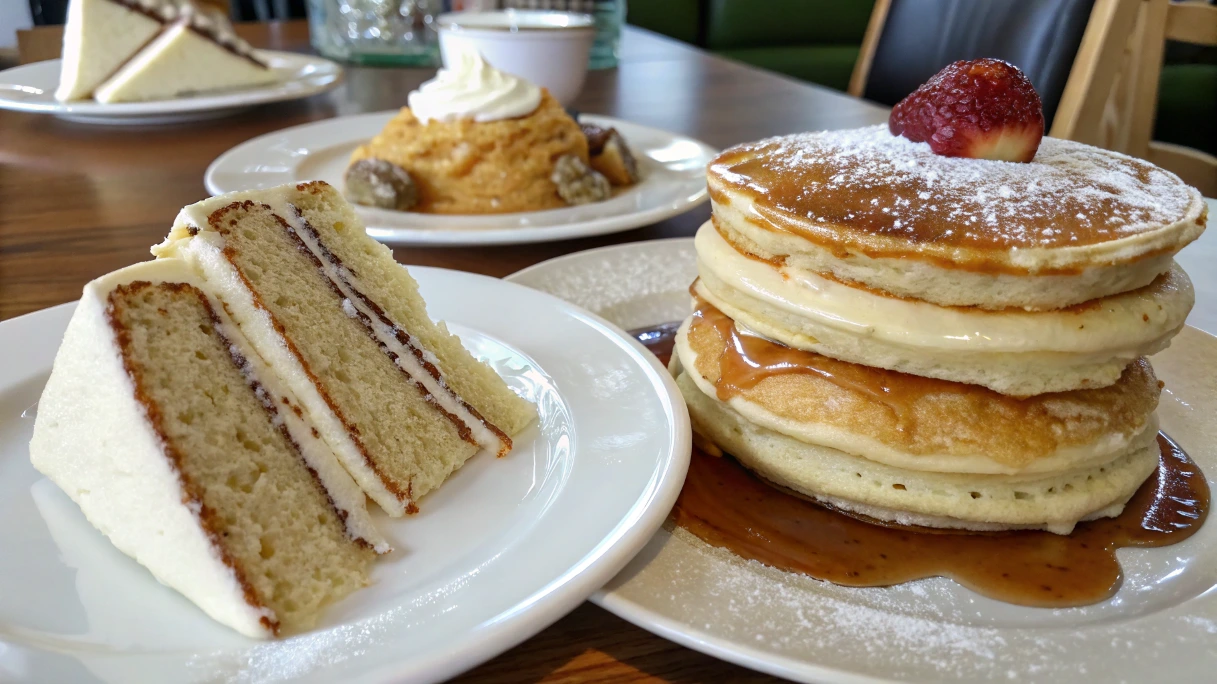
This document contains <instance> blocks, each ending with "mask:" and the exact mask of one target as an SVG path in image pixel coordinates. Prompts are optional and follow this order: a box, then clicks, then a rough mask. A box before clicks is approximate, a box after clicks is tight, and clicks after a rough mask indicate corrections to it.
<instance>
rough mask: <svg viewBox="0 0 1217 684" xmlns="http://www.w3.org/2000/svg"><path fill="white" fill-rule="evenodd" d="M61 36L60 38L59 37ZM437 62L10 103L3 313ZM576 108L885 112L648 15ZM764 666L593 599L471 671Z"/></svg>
mask: <svg viewBox="0 0 1217 684" xmlns="http://www.w3.org/2000/svg"><path fill="white" fill-rule="evenodd" d="M241 32H242V33H243V34H244V35H245V36H246V38H247V39H249V40H250V41H251V42H253V43H254V44H255V45H258V46H261V47H267V48H274V49H281V50H295V51H302V52H303V51H308V50H309V49H310V48H309V45H308V34H307V27H306V26H305V25H304V24H303V22H288V23H281V24H255V25H243V26H242V27H241ZM52 39H57V37H52ZM432 73H433V70H426V69H387V68H359V67H351V68H348V70H347V74H346V80H345V82H344V84H343V85H342V86H341V87H339V88H338V89H337V90H335V91H333V92H331V93H328V94H325V95H318V96H315V97H312V98H309V99H306V100H301V101H297V102H288V103H281V104H275V105H268V106H264V107H261V108H258V109H255V110H252V111H249V112H246V113H243V114H239V115H236V116H233V117H230V118H226V119H219V120H216V121H211V122H203V123H191V124H182V125H172V126H143V127H134V128H115V127H108V126H89V125H84V124H75V123H69V122H65V121H60V120H58V119H55V118H53V117H50V116H42V115H32V114H19V113H14V112H0V319H4V318H10V317H13V316H18V315H21V314H24V313H28V312H31V311H35V310H37V309H41V308H44V307H48V306H51V305H54V304H60V303H62V302H67V301H71V300H74V299H76V298H77V297H78V296H79V294H80V289H81V287H82V286H83V285H84V284H85V283H86V282H88V281H89V280H91V279H93V278H96V277H97V276H100V275H102V274H104V273H107V272H109V271H112V270H114V269H117V268H120V267H122V266H126V265H128V264H131V263H134V262H136V261H143V260H146V259H148V258H150V255H149V253H148V247H149V246H150V245H152V244H154V243H156V242H158V241H160V239H161V238H162V237H164V235H165V234H166V232H167V231H168V229H169V226H170V224H171V223H172V221H173V218H174V216H175V215H176V214H177V211H178V209H180V208H181V207H182V206H184V205H186V204H190V203H192V202H195V201H197V200H200V199H203V198H204V197H206V194H207V193H206V191H205V190H204V188H203V171H204V170H205V169H206V167H207V165H208V164H209V163H210V162H211V161H212V160H213V159H215V158H216V157H217V156H219V155H220V154H221V153H223V152H224V151H225V150H227V149H229V148H231V147H232V146H234V145H236V144H238V143H240V142H242V141H244V140H247V139H249V138H252V137H254V136H258V135H262V134H263V133H268V132H271V131H274V130H277V129H280V128H284V127H287V126H294V125H296V124H300V123H304V122H307V121H313V120H316V119H324V118H329V117H333V116H341V115H346V114H355V113H360V112H373V111H380V110H387V109H394V108H397V107H400V106H402V105H404V104H405V101H406V94H407V93H409V92H410V90H412V89H413V88H414V87H415V86H417V85H418V84H419V83H421V82H422V81H424V80H426V79H427V78H430V76H431V75H432ZM576 108H578V109H579V110H580V111H583V112H589V113H602V114H608V115H611V116H616V117H620V118H623V119H627V120H630V121H634V122H637V123H640V124H644V125H647V126H654V127H657V128H662V129H666V130H670V131H673V132H676V133H681V134H685V135H689V136H693V137H695V138H698V139H700V140H703V141H705V142H707V143H709V144H710V145H714V146H716V147H727V146H730V145H733V144H735V143H739V142H745V141H749V140H756V139H758V138H763V137H767V136H772V135H780V134H785V133H793V132H797V131H808V130H818V129H832V128H845V127H852V126H861V125H867V124H872V123H879V122H882V121H886V119H887V111H886V110H885V109H883V108H880V107H877V106H875V105H872V104H868V103H865V102H862V101H861V100H857V99H854V98H851V97H849V96H846V95H844V94H842V93H838V92H835V91H831V90H827V89H824V88H820V87H817V86H813V85H808V84H805V83H801V82H798V81H795V80H792V79H789V78H786V77H783V76H779V75H776V74H772V73H769V72H765V71H760V70H757V69H755V68H752V67H749V66H745V65H742V64H739V63H735V62H730V61H727V60H724V59H720V58H717V57H714V56H711V55H708V54H705V53H703V52H700V51H698V50H696V49H693V48H690V47H688V46H685V45H683V44H680V43H677V42H674V41H671V40H668V39H666V38H663V37H660V36H657V35H655V34H651V33H647V32H645V31H641V30H637V29H628V30H627V31H626V32H625V36H624V39H623V45H622V60H621V64H620V66H619V67H618V68H617V69H613V70H607V71H595V72H592V73H591V74H590V75H589V77H588V81H587V86H586V87H585V89H584V92H583V94H582V96H581V97H580V98H579V100H578V102H577V103H576ZM708 216H709V207H708V205H703V206H701V207H699V208H697V209H694V210H693V211H690V212H688V213H687V214H684V215H682V216H678V217H676V218H673V219H670V220H667V221H664V222H662V223H659V224H656V225H652V226H647V227H645V228H640V229H637V230H632V231H629V232H625V233H618V234H616V235H609V236H603V237H597V238H588V239H581V240H569V241H564V242H554V243H546V244H535V245H520V246H505V247H487V248H478V247H459V248H398V249H396V250H395V251H394V254H395V256H396V257H397V259H398V260H399V261H401V262H402V263H405V264H423V265H428V266H441V267H445V268H454V269H460V270H465V271H473V272H477V273H484V274H488V275H493V276H504V275H507V274H509V273H512V272H514V271H516V270H519V269H521V268H524V267H525V266H529V265H532V264H534V263H537V262H539V261H543V260H545V259H549V258H552V257H555V256H559V255H562V254H567V253H570V252H576V251H580V250H584V249H589V248H592V247H598V246H601V245H607V244H615V243H621V242H633V241H638V240H649V239H655V238H666V237H677V236H691V235H692V234H693V232H694V230H695V228H696V227H697V226H698V225H700V224H701V223H702V222H703V221H704V220H705V219H706V218H707V217H708ZM767 679H768V678H767V677H764V676H763V675H759V674H755V673H752V672H750V671H747V670H743V669H741V668H738V667H735V666H732V665H729V664H727V663H724V662H721V661H718V660H715V659H713V658H710V657H709V656H704V655H702V654H700V653H696V652H694V651H690V650H688V649H685V648H683V647H681V646H677V645H676V644H673V643H671V642H669V641H666V640H664V639H661V638H660V637H657V636H653V635H651V634H650V633H648V632H646V631H643V630H642V629H639V628H638V627H635V626H633V625H631V624H629V623H627V622H625V621H623V620H621V619H620V618H617V617H615V616H613V615H611V614H609V613H607V612H605V611H604V610H602V609H600V608H598V607H595V606H593V605H591V604H584V605H582V606H581V607H580V608H578V609H577V610H575V611H574V612H573V613H571V614H570V615H569V616H567V617H566V618H564V619H562V620H560V621H559V622H557V623H556V624H554V625H553V626H551V627H550V628H548V629H546V630H545V631H543V632H541V633H540V634H538V635H536V636H534V637H533V638H531V639H529V640H527V641H525V642H524V643H522V644H521V645H519V646H517V647H516V648H514V649H512V650H510V651H508V652H507V653H505V654H503V655H501V656H499V657H498V658H496V659H494V660H492V661H490V662H488V663H486V664H484V665H482V666H480V667H478V668H476V669H475V670H473V671H471V672H469V673H467V674H466V675H465V676H464V677H463V678H462V680H461V681H469V682H475V681H476V682H495V681H501V682H518V681H546V682H568V681H569V682H574V681H579V682H588V681H591V682H597V681H604V682H610V681H611V682H618V681H656V680H657V681H674V682H709V681H716V682H724V681H741V682H744V681H762V680H767Z"/></svg>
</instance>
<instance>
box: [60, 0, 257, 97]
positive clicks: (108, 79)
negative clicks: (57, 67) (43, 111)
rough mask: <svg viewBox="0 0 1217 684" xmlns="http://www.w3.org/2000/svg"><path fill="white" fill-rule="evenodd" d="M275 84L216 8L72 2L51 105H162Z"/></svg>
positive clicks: (114, 0)
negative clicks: (90, 101)
mask: <svg viewBox="0 0 1217 684" xmlns="http://www.w3.org/2000/svg"><path fill="white" fill-rule="evenodd" d="M277 79H278V75H277V74H276V73H275V71H274V70H273V69H271V68H270V67H269V66H268V65H267V64H265V63H264V62H262V61H261V60H260V59H258V57H257V55H256V53H255V51H254V49H253V48H252V47H250V45H249V44H248V43H246V42H245V41H244V40H242V39H241V38H240V37H239V36H237V34H236V32H235V31H234V30H233V27H232V23H231V22H229V20H228V18H227V17H225V16H224V15H223V14H222V13H220V12H219V11H217V10H215V9H211V8H204V7H200V6H198V5H195V4H194V3H193V2H191V1H190V0H71V4H70V5H69V7H68V19H67V26H65V27H64V37H63V67H62V70H61V72H60V76H59V88H58V89H57V90H56V91H55V98H56V99H58V100H60V101H69V100H82V99H88V98H93V99H95V100H97V101H98V102H102V103H112V102H131V101H141V100H164V99H169V98H172V97H177V96H179V95H183V94H188V93H206V92H215V91H223V90H235V89H238V88H248V87H252V86H258V85H264V84H268V83H273V82H274V81H276V80H277Z"/></svg>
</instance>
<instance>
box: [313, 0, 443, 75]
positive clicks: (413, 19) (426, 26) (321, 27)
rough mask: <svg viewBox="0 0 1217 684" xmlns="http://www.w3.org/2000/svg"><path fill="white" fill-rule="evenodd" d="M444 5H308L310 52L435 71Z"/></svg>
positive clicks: (399, 1)
mask: <svg viewBox="0 0 1217 684" xmlns="http://www.w3.org/2000/svg"><path fill="white" fill-rule="evenodd" d="M443 5H444V3H443V0H308V20H309V34H310V39H311V41H312V44H313V47H314V48H315V49H316V50H317V51H318V52H320V53H321V54H322V55H325V56H326V57H329V58H331V59H337V60H341V61H344V62H353V63H355V64H368V65H393V66H435V65H437V64H439V44H438V40H437V36H436V33H435V30H434V28H433V27H432V23H433V22H434V20H435V17H436V16H437V15H439V14H440V13H442V12H443V11H444V7H443Z"/></svg>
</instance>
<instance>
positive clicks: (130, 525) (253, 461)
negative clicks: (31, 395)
mask: <svg viewBox="0 0 1217 684" xmlns="http://www.w3.org/2000/svg"><path fill="white" fill-rule="evenodd" d="M205 287H206V286H205V285H204V284H203V282H202V281H201V280H200V279H198V278H197V277H196V276H194V274H193V273H191V271H190V270H189V269H188V268H187V267H186V266H185V265H184V264H182V263H181V262H179V261H176V260H163V261H156V262H149V263H146V264H138V265H136V266H132V267H129V268H126V269H123V270H121V271H118V272H115V273H112V274H109V275H108V276H105V277H103V278H101V279H98V280H96V281H94V282H92V283H90V284H89V285H88V286H86V288H85V291H84V294H83V296H82V299H81V302H80V304H79V305H78V307H77V310H76V312H75V314H74V315H73V318H72V320H71V322H70V323H69V326H68V331H67V333H66V335H65V339H64V343H63V345H62V347H61V348H60V351H59V354H58V355H57V357H56V362H55V367H54V370H53V372H52V375H51V378H50V380H49V381H48V383H47V388H46V390H45V391H44V393H43V396H42V399H41V400H40V402H39V410H38V417H37V420H36V423H35V428H34V437H33V440H32V441H31V444H30V457H31V461H32V462H33V464H34V466H35V467H36V468H38V469H39V470H40V471H41V472H43V473H44V474H46V475H47V476H48V477H49V478H50V479H51V480H53V481H54V482H55V483H56V484H57V485H58V486H59V487H60V488H61V489H63V490H64V492H65V493H67V494H68V495H69V496H70V497H71V498H72V499H73V500H74V501H76V502H77V503H78V504H79V505H80V507H81V510H82V511H83V512H84V514H85V516H86V517H87V518H88V519H89V521H90V522H91V523H93V525H94V526H96V527H97V528H98V529H99V530H100V531H101V532H103V533H104V534H106V535H107V536H108V537H109V538H110V540H111V541H112V542H113V543H114V544H115V546H116V547H118V548H119V549H120V550H122V551H123V552H125V553H127V554H128V555H130V556H132V557H133V558H135V559H136V560H137V561H139V562H140V563H141V564H143V565H145V566H146V567H147V568H148V569H149V570H150V571H151V572H152V573H153V574H154V575H155V576H156V577H157V579H158V580H160V581H161V582H162V583H164V584H167V585H169V586H171V587H173V588H175V589H177V590H178V591H180V592H181V593H182V594H184V595H185V596H186V597H187V598H189V599H190V600H192V601H194V602H195V603H196V604H198V605H199V606H200V607H201V608H202V609H203V610H204V611H206V612H207V613H208V614H209V615H211V616H212V617H213V618H215V619H216V620H218V621H220V622H223V623H224V624H227V625H229V626H231V627H233V628H234V629H236V630H238V631H240V632H241V633H243V634H246V635H249V636H255V637H265V636H271V635H274V634H278V633H279V632H280V630H281V629H283V630H298V629H302V628H306V627H309V626H311V625H312V624H313V623H314V622H315V621H316V619H317V617H318V614H319V611H320V610H321V608H322V607H323V606H325V605H326V604H328V603H330V602H332V601H334V600H337V599H339V598H341V597H342V596H345V595H346V594H348V593H350V592H351V591H354V590H355V589H358V588H359V587H361V586H363V585H364V584H366V583H367V580H368V571H369V568H370V565H371V563H372V561H373V560H374V558H375V556H376V553H377V552H387V551H388V550H389V546H388V544H387V543H386V542H385V540H384V539H383V537H381V536H380V535H379V533H377V532H376V530H375V528H374V527H373V525H372V523H371V520H370V518H369V517H368V514H367V511H366V508H365V499H364V496H363V493H362V491H361V490H360V489H359V488H358V487H357V486H356V485H355V483H354V482H353V481H352V480H351V479H350V476H349V475H347V473H346V472H345V471H344V470H343V468H342V467H341V465H339V463H338V462H337V460H336V459H335V457H334V455H333V453H332V452H331V451H330V450H329V449H328V448H327V447H326V446H325V444H324V443H323V442H322V441H321V440H320V439H319V438H318V437H317V436H316V434H315V433H314V432H313V430H312V429H311V427H310V426H309V425H308V423H307V422H306V421H305V420H304V419H303V418H302V417H301V416H299V415H296V413H295V412H296V410H298V409H296V407H297V406H298V403H297V402H296V401H295V399H294V397H293V396H292V394H291V393H290V391H289V390H288V389H286V388H284V387H282V386H280V384H279V383H278V381H277V379H276V378H275V377H274V376H273V375H272V374H271V373H270V372H269V371H268V369H267V368H266V367H265V366H264V365H263V364H262V363H261V361H260V360H259V359H258V357H257V355H256V354H255V353H254V352H253V350H252V348H250V347H249V345H248V343H247V342H246V341H245V340H244V339H243V338H242V337H241V336H240V334H239V332H238V331H237V329H236V327H235V326H234V325H233V324H232V323H231V321H230V320H229V319H228V318H227V317H226V315H225V314H224V312H223V308H222V307H221V306H220V305H219V304H218V302H215V301H214V300H212V299H211V297H210V296H208V295H207V294H206V293H205Z"/></svg>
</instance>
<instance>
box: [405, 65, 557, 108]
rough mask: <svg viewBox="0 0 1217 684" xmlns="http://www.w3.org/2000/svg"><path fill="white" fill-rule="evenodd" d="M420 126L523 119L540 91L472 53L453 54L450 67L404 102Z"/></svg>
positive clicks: (533, 104) (538, 101)
mask: <svg viewBox="0 0 1217 684" xmlns="http://www.w3.org/2000/svg"><path fill="white" fill-rule="evenodd" d="M406 102H407V104H408V105H409V107H410V111H412V112H414V116H415V117H417V118H418V120H419V121H421V122H423V123H428V122H430V121H456V120H457V119H473V120H474V121H498V120H500V119H512V118H515V117H519V116H526V115H528V114H531V113H532V112H533V111H534V110H536V108H537V105H539V104H541V89H540V88H539V87H537V86H535V85H533V84H532V83H529V82H528V81H525V80H524V79H522V78H518V77H516V76H512V75H511V74H508V73H505V72H502V71H499V70H498V69H495V68H494V67H492V66H490V64H488V63H487V62H486V60H484V59H482V56H481V55H480V54H478V53H477V52H474V51H466V50H462V51H461V52H459V53H457V56H456V60H455V63H454V64H450V65H449V66H448V67H446V68H443V69H440V70H439V73H437V74H436V75H435V78H433V79H431V80H430V81H427V82H426V83H424V84H422V85H421V86H419V87H418V90H416V91H414V92H412V93H410V95H409V97H408V98H407V99H406Z"/></svg>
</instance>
